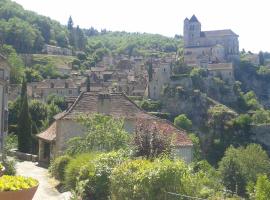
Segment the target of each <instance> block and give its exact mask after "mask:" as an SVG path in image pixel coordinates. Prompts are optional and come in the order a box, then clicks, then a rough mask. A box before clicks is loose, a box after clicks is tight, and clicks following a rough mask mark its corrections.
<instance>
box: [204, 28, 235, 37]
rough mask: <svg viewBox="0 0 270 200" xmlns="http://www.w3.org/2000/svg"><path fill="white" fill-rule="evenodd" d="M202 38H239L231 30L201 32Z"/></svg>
mask: <svg viewBox="0 0 270 200" xmlns="http://www.w3.org/2000/svg"><path fill="white" fill-rule="evenodd" d="M201 35H202V36H205V37H221V36H232V35H233V36H238V35H237V34H235V33H234V32H233V31H232V30H231V29H225V30H215V31H203V32H201Z"/></svg>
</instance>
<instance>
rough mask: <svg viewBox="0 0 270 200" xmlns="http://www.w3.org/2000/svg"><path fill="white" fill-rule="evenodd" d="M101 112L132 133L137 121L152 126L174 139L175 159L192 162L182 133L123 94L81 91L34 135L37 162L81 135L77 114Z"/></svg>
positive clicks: (57, 153) (187, 140) (46, 159)
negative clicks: (41, 130)
mask: <svg viewBox="0 0 270 200" xmlns="http://www.w3.org/2000/svg"><path fill="white" fill-rule="evenodd" d="M94 113H101V114H105V115H110V116H113V117H115V118H123V119H124V128H125V130H126V131H127V132H129V133H133V132H134V131H135V128H136V126H137V124H138V122H140V121H143V122H144V123H146V124H148V125H149V126H150V125H151V126H153V125H154V126H156V128H157V130H160V131H161V133H162V134H165V135H168V136H169V135H170V136H172V134H173V136H174V138H175V139H174V140H173V142H172V146H173V149H174V153H175V156H177V157H181V158H183V159H184V160H185V161H187V162H191V160H192V151H193V150H192V149H193V144H192V142H191V140H190V139H189V138H188V136H187V134H186V132H185V131H184V130H179V129H177V128H175V127H174V126H173V124H171V123H170V122H169V121H167V120H164V119H160V118H157V117H155V116H152V115H150V114H148V113H147V112H145V111H143V110H142V109H140V108H139V107H138V106H137V105H136V104H135V103H133V102H132V101H131V100H130V99H129V98H128V97H127V96H126V95H124V94H123V93H95V92H82V93H81V94H80V96H79V97H78V98H77V99H76V100H75V102H74V103H73V104H72V105H71V106H70V107H69V108H68V109H67V110H66V111H64V112H62V113H60V114H58V115H56V116H55V122H54V123H53V124H52V125H51V126H50V127H49V128H48V129H47V130H45V131H44V132H42V133H40V134H38V135H37V138H38V140H39V161H40V162H49V160H50V159H52V158H54V157H56V156H58V155H61V154H62V153H63V151H64V150H65V148H66V142H67V141H68V140H69V139H70V138H72V137H75V136H80V135H82V134H84V130H85V129H84V127H83V126H82V125H80V124H79V123H78V122H77V121H76V119H77V117H78V116H79V115H81V114H94Z"/></svg>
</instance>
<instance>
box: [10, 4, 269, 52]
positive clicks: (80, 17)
mask: <svg viewBox="0 0 270 200" xmlns="http://www.w3.org/2000/svg"><path fill="white" fill-rule="evenodd" d="M14 1H16V2H17V3H19V4H21V5H22V6H23V7H24V8H25V9H27V10H32V11H35V12H37V13H39V14H42V15H45V16H48V17H50V18H52V19H55V20H57V21H59V22H60V23H62V24H67V21H68V18H69V16H72V18H73V21H74V24H75V25H79V26H80V27H82V28H89V27H91V26H93V27H94V28H96V29H98V30H100V29H103V28H106V29H107V30H112V31H127V32H147V33H157V34H161V35H165V36H171V37H173V36H174V35H175V34H181V35H182V34H183V20H184V19H185V18H186V17H188V18H190V17H191V16H192V15H193V14H195V15H196V16H197V18H198V19H199V21H200V22H201V24H202V31H204V30H218V29H232V30H233V31H234V32H235V33H236V34H238V35H239V43H240V49H242V48H244V49H245V50H246V51H252V52H254V53H256V52H258V51H260V50H262V51H270V37H269V36H270V23H269V22H270V12H269V7H270V2H269V0H256V1H255V0H14Z"/></svg>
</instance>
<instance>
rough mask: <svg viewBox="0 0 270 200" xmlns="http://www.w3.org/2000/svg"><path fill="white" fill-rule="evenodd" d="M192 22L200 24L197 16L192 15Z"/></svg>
mask: <svg viewBox="0 0 270 200" xmlns="http://www.w3.org/2000/svg"><path fill="white" fill-rule="evenodd" d="M189 21H190V22H199V20H198V19H197V17H196V16H195V15H192V17H191V18H190V20H189Z"/></svg>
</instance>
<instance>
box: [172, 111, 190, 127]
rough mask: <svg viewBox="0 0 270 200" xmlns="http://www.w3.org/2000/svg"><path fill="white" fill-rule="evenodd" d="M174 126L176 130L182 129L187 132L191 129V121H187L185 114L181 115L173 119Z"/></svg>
mask: <svg viewBox="0 0 270 200" xmlns="http://www.w3.org/2000/svg"><path fill="white" fill-rule="evenodd" d="M174 125H175V126H176V127H178V128H182V129H185V130H188V131H190V130H191V129H192V121H191V120H190V119H188V118H187V116H186V115H185V114H181V115H178V116H177V117H175V118H174Z"/></svg>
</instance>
